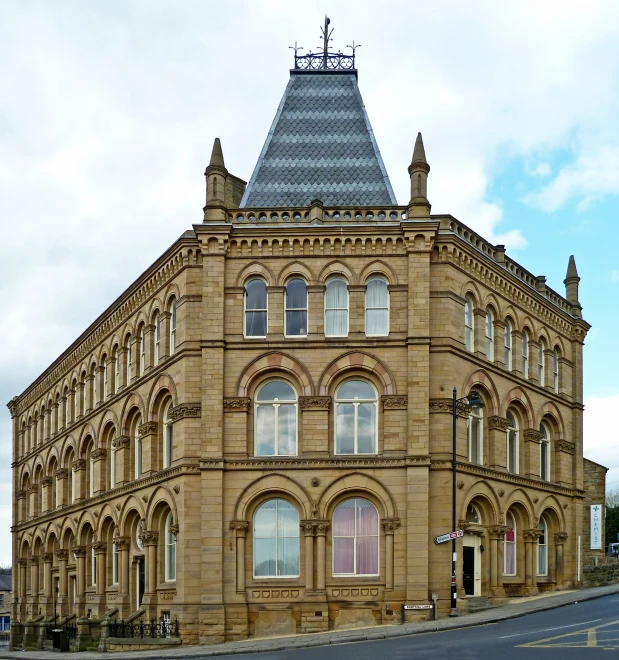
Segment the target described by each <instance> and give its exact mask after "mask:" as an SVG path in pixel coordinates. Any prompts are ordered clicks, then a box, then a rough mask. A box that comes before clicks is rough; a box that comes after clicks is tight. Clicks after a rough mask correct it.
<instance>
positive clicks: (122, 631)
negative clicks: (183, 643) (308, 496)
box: [109, 619, 179, 638]
mask: <svg viewBox="0 0 619 660" xmlns="http://www.w3.org/2000/svg"><path fill="white" fill-rule="evenodd" d="M109 631H110V637H125V638H126V637H133V638H148V637H151V638H155V637H159V638H162V637H178V636H179V634H178V619H175V620H174V621H169V620H168V619H162V620H161V621H156V620H155V619H151V621H150V623H148V622H146V623H145V622H144V621H139V622H138V623H125V622H124V621H123V620H122V619H121V620H120V621H115V622H113V623H110V624H109Z"/></svg>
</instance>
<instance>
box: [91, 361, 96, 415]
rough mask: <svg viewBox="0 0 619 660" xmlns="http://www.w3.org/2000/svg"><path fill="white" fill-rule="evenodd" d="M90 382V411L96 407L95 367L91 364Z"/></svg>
mask: <svg viewBox="0 0 619 660" xmlns="http://www.w3.org/2000/svg"><path fill="white" fill-rule="evenodd" d="M90 382H91V385H92V399H91V400H90V409H91V410H94V409H95V406H96V405H97V367H96V366H95V365H94V364H93V365H92V367H90Z"/></svg>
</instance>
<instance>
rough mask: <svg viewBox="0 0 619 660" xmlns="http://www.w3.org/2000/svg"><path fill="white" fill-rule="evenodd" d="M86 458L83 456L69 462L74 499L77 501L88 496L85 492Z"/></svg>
mask: <svg viewBox="0 0 619 660" xmlns="http://www.w3.org/2000/svg"><path fill="white" fill-rule="evenodd" d="M87 467H88V466H87V465H86V460H85V459H83V458H77V459H76V460H74V461H73V463H71V469H72V470H73V479H74V480H75V501H76V502H79V501H80V500H83V499H85V498H86V497H88V493H87V492H86V469H87Z"/></svg>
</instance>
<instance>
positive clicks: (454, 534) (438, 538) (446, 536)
mask: <svg viewBox="0 0 619 660" xmlns="http://www.w3.org/2000/svg"><path fill="white" fill-rule="evenodd" d="M461 536H464V531H463V530H461V529H458V530H457V531H455V532H450V533H449V534H443V535H442V536H435V537H434V543H436V545H438V544H439V543H445V541H451V540H452V539H457V538H459V537H461Z"/></svg>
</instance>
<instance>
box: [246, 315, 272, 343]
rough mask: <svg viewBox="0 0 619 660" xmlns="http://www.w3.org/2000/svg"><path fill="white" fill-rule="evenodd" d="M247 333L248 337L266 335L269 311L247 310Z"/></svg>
mask: <svg viewBox="0 0 619 660" xmlns="http://www.w3.org/2000/svg"><path fill="white" fill-rule="evenodd" d="M245 334H246V335H247V336H248V337H265V336H266V334H267V313H266V312H246V313H245Z"/></svg>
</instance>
